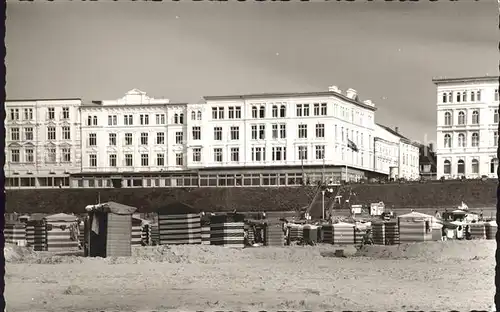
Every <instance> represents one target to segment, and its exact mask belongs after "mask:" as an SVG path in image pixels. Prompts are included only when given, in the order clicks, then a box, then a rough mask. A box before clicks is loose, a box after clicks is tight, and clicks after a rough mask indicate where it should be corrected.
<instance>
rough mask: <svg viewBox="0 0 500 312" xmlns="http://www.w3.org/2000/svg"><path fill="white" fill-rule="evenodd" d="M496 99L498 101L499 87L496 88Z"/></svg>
mask: <svg viewBox="0 0 500 312" xmlns="http://www.w3.org/2000/svg"><path fill="white" fill-rule="evenodd" d="M495 101H498V89H495Z"/></svg>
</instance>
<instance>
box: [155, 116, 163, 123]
mask: <svg viewBox="0 0 500 312" xmlns="http://www.w3.org/2000/svg"><path fill="white" fill-rule="evenodd" d="M155 119H156V124H157V125H164V124H165V114H156V115H155Z"/></svg>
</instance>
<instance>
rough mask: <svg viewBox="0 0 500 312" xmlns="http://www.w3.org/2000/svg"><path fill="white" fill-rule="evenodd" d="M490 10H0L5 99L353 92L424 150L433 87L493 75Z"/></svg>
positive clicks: (380, 6)
mask: <svg viewBox="0 0 500 312" xmlns="http://www.w3.org/2000/svg"><path fill="white" fill-rule="evenodd" d="M497 6H498V4H497V2H496V1H494V0H481V1H478V2H472V1H459V2H449V1H439V2H436V3H430V2H428V1H420V2H417V3H399V2H393V3H383V2H382V1H377V2H376V3H368V2H363V1H356V2H352V3H346V2H340V3H337V2H322V3H292V2H290V3H236V2H234V3H209V2H198V3H192V2H180V3H174V2H161V3H153V2H126V3H120V2H111V3H110V2H108V3H100V2H81V1H76V2H66V3H58V2H52V3H50V2H43V3H27V2H22V3H19V2H15V3H8V6H7V21H6V25H7V26H6V27H7V36H6V45H7V59H6V62H7V97H8V98H9V99H19V98H63V97H82V98H83V99H84V100H85V101H91V100H108V99H116V98H120V97H122V96H123V94H124V93H125V92H126V91H128V90H130V89H132V88H138V89H141V90H143V91H145V92H147V93H148V95H150V96H152V97H166V98H169V99H170V100H172V101H182V102H190V101H198V100H199V99H200V97H201V96H203V95H224V94H242V93H261V92H302V91H320V90H326V89H327V88H328V86H329V85H337V86H339V87H340V88H341V89H342V90H344V91H345V90H346V89H347V88H353V89H356V90H357V91H358V94H359V96H360V98H361V99H362V100H366V99H371V100H372V101H373V102H375V104H376V105H377V107H378V112H377V114H376V121H377V122H379V123H383V124H386V125H388V126H391V127H395V126H399V128H400V131H401V132H402V133H403V134H405V135H407V136H409V137H410V138H412V139H414V140H419V141H423V140H424V136H425V135H427V137H428V138H429V139H434V138H435V136H436V134H435V132H436V131H435V128H436V126H435V124H436V112H435V105H436V101H435V99H436V96H435V92H436V90H435V86H434V85H433V84H432V82H431V79H432V78H433V77H443V76H446V77H460V76H483V75H486V74H489V75H497V74H498V73H497V71H498V69H497V68H498V50H497V46H498V40H499V36H498V35H499V33H498V8H497Z"/></svg>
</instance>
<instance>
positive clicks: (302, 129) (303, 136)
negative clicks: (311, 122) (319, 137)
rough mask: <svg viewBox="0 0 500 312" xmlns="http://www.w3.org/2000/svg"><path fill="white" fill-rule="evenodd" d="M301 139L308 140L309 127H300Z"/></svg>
mask: <svg viewBox="0 0 500 312" xmlns="http://www.w3.org/2000/svg"><path fill="white" fill-rule="evenodd" d="M298 130H299V139H307V125H299V126H298Z"/></svg>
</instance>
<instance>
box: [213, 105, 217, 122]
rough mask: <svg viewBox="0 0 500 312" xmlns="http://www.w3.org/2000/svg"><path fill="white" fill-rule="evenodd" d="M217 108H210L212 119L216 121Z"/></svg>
mask: <svg viewBox="0 0 500 312" xmlns="http://www.w3.org/2000/svg"><path fill="white" fill-rule="evenodd" d="M217 116H218V115H217V107H212V119H217Z"/></svg>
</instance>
